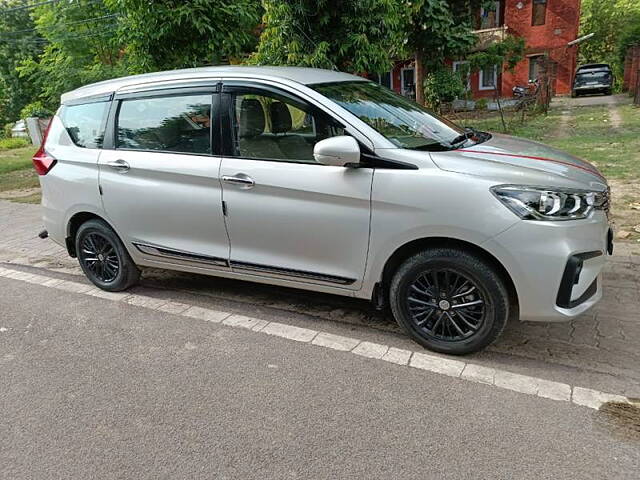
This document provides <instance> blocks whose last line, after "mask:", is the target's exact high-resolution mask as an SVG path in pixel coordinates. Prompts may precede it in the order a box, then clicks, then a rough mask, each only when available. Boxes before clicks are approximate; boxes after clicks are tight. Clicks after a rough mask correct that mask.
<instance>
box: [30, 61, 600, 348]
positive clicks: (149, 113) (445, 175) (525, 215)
mask: <svg viewBox="0 0 640 480" xmlns="http://www.w3.org/2000/svg"><path fill="white" fill-rule="evenodd" d="M34 165H35V168H36V170H37V171H38V173H39V174H40V175H41V176H40V182H41V185H42V192H43V199H42V206H43V211H44V226H45V228H46V231H45V232H43V233H42V236H46V235H47V234H48V235H49V236H50V237H51V238H52V239H53V240H54V241H56V242H57V243H60V244H62V245H65V246H66V248H67V250H68V252H69V255H71V256H73V257H77V258H78V260H79V262H80V265H81V267H82V269H83V271H84V272H85V274H86V275H87V277H88V278H89V279H90V280H91V281H92V282H93V283H94V284H95V285H97V286H98V287H100V288H102V289H105V290H111V291H118V290H124V289H126V288H128V287H130V286H131V285H133V284H134V283H136V281H137V280H138V278H139V275H140V271H139V267H159V268H166V269H173V270H182V271H188V272H194V273H200V274H206V275H216V276H221V277H228V278H235V279H241V280H248V281H254V282H263V283H270V284H275V285H281V286H286V287H295V288H302V289H307V290H315V291H320V292H326V293H332V294H338V295H346V296H351V297H357V298H363V299H370V300H372V301H373V302H374V304H375V305H376V307H378V308H383V307H385V306H387V305H388V306H389V307H390V310H391V312H392V313H393V316H394V317H395V319H396V320H397V321H398V322H399V323H400V324H401V325H402V326H403V327H404V328H405V329H406V330H407V332H408V333H409V334H410V335H411V337H412V338H413V339H415V340H416V341H417V342H419V343H420V344H422V345H423V346H425V347H427V348H429V349H432V350H435V351H439V352H445V353H450V354H464V353H469V352H473V351H477V350H479V349H481V348H483V347H485V346H487V345H488V344H490V343H491V342H492V341H494V340H495V339H496V338H497V337H498V336H499V335H500V333H501V332H502V330H503V329H504V327H505V325H506V323H507V321H508V320H515V319H518V318H521V319H523V320H534V321H546V322H552V321H562V320H569V319H571V318H574V317H576V316H577V315H580V314H581V313H583V312H585V311H586V310H587V309H589V308H590V307H592V306H593V305H594V304H595V303H596V302H597V301H598V300H599V299H600V298H601V296H602V284H601V281H600V272H601V270H602V267H603V264H604V262H605V258H606V256H607V254H608V253H609V254H610V253H611V250H612V234H611V230H610V229H609V225H608V221H607V209H608V187H607V183H606V181H605V179H604V178H603V177H602V175H601V174H600V173H599V172H598V170H596V169H595V168H594V167H593V166H592V165H590V164H589V163H587V162H584V161H582V160H580V159H578V158H575V157H573V156H571V155H568V154H565V153H562V152H559V151H557V150H555V149H552V148H549V147H546V146H544V145H542V144H539V143H536V142H531V141H526V140H520V139H515V138H511V137H507V136H503V135H497V134H489V133H486V132H480V131H476V130H473V129H462V128H459V127H458V126H456V125H454V124H452V123H450V122H448V121H447V120H444V119H442V118H438V117H436V116H435V115H433V114H432V113H430V112H429V111H427V110H425V109H424V108H423V107H421V106H419V105H417V104H416V103H413V102H411V101H409V100H407V99H405V98H403V97H400V96H398V95H396V94H395V93H393V92H392V91H390V90H388V89H386V88H384V87H382V86H380V85H378V84H376V83H373V82H370V81H368V80H366V79H363V78H360V77H357V76H353V75H348V74H345V73H338V72H332V71H326V70H315V69H306V68H277V67H260V68H256V67H211V68H198V69H191V70H180V71H173V72H162V73H154V74H148V75H140V76H133V77H128V78H122V79H116V80H111V81H106V82H101V83H97V84H93V85H89V86H86V87H83V88H80V89H77V90H74V91H72V92H69V93H66V94H64V95H63V96H62V106H61V107H60V109H59V110H58V112H57V113H56V115H55V117H54V118H53V121H52V123H51V125H50V128H49V131H48V135H47V137H46V142H45V144H44V146H43V147H42V148H41V149H40V150H39V151H38V153H37V154H36V156H35V157H34Z"/></svg>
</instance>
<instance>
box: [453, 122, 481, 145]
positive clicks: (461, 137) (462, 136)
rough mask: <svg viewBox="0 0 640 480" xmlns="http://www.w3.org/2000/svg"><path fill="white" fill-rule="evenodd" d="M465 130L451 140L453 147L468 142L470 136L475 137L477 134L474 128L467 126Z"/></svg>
mask: <svg viewBox="0 0 640 480" xmlns="http://www.w3.org/2000/svg"><path fill="white" fill-rule="evenodd" d="M464 130H465V132H464V133H461V134H460V135H458V136H457V137H456V138H454V139H453V140H451V142H449V143H450V144H451V146H452V147H453V148H455V146H456V145H459V144H461V143H464V142H466V141H467V140H469V139H470V138H473V137H474V136H475V135H476V131H475V130H474V129H473V128H469V127H465V129H464Z"/></svg>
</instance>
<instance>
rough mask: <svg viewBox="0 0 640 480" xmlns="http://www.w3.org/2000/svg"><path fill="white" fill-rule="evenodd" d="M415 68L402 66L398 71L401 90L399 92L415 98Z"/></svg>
mask: <svg viewBox="0 0 640 480" xmlns="http://www.w3.org/2000/svg"><path fill="white" fill-rule="evenodd" d="M415 73H416V71H415V69H414V68H413V67H411V68H403V69H402V70H401V72H400V80H401V82H402V83H401V84H400V86H401V90H400V93H402V95H404V96H405V97H409V98H413V99H415V98H416V80H415V78H416V77H415Z"/></svg>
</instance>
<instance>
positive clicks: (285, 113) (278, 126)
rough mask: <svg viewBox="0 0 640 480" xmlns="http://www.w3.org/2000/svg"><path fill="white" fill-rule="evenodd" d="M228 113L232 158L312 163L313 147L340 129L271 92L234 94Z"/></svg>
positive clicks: (313, 112)
mask: <svg viewBox="0 0 640 480" xmlns="http://www.w3.org/2000/svg"><path fill="white" fill-rule="evenodd" d="M231 98H232V101H231V111H230V115H231V117H232V125H233V129H232V130H233V146H234V149H233V150H234V154H235V156H238V157H242V158H251V159H265V160H280V161H296V162H308V163H315V160H314V158H313V147H314V145H315V144H316V143H317V142H319V141H320V140H323V139H325V138H329V137H332V136H336V135H342V134H343V129H342V128H340V127H338V126H336V125H335V124H333V123H332V122H330V121H329V120H328V119H327V118H326V116H324V115H323V114H321V113H319V112H317V111H314V110H313V109H312V108H310V106H308V105H305V104H303V103H298V102H294V101H292V100H290V99H289V98H287V97H285V96H280V95H277V94H274V93H271V92H260V93H257V92H252V91H247V92H244V93H243V92H237V93H234V94H233V95H232V97H231Z"/></svg>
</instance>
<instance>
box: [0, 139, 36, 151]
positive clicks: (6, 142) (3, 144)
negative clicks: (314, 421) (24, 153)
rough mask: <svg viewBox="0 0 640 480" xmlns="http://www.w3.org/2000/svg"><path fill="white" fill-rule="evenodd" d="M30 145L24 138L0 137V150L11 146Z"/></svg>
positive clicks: (11, 147) (8, 148)
mask: <svg viewBox="0 0 640 480" xmlns="http://www.w3.org/2000/svg"><path fill="white" fill-rule="evenodd" d="M29 145H31V142H29V140H27V139H26V138H18V137H16V138H3V139H0V150H11V149H13V148H22V147H27V146H29Z"/></svg>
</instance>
